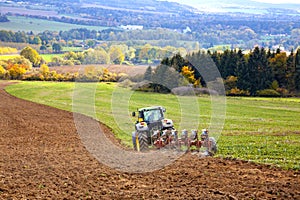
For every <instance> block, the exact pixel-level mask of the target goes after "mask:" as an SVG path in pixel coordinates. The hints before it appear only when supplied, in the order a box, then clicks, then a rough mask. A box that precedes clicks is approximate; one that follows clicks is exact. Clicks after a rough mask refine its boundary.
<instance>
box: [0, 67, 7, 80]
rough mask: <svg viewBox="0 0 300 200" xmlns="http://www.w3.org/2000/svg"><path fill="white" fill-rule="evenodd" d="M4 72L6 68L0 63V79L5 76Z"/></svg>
mask: <svg viewBox="0 0 300 200" xmlns="http://www.w3.org/2000/svg"><path fill="white" fill-rule="evenodd" d="M5 74H6V70H5V69H4V67H2V66H1V65H0V79H3V78H4V77H5Z"/></svg>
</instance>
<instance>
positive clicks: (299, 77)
mask: <svg viewBox="0 0 300 200" xmlns="http://www.w3.org/2000/svg"><path fill="white" fill-rule="evenodd" d="M295 70H296V71H295V76H294V77H295V78H294V80H295V86H296V90H297V91H298V92H299V91H300V48H299V49H298V50H297V53H296V56H295Z"/></svg>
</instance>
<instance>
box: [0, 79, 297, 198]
mask: <svg viewBox="0 0 300 200" xmlns="http://www.w3.org/2000/svg"><path fill="white" fill-rule="evenodd" d="M0 85H1V86H0V109H1V112H0V199H271V198H274V199H275V198H277V199H300V172H296V171H285V170H281V169H277V168H270V167H268V166H264V165H257V164H252V163H248V162H244V161H236V160H225V159H219V158H205V159H199V158H198V157H196V156H193V155H191V154H186V155H185V156H183V157H181V158H180V159H179V160H178V161H176V162H175V163H174V164H173V165H172V166H168V167H166V168H164V169H162V170H159V171H156V172H154V173H145V174H130V173H122V172H119V171H116V170H113V169H110V168H108V167H106V166H104V165H103V164H101V163H99V162H98V161H97V160H96V159H94V158H93V156H92V155H91V154H90V153H89V152H88V151H87V150H86V149H85V147H84V146H83V145H82V143H81V141H80V139H79V136H78V135H77V132H76V128H75V125H74V122H73V115H72V113H69V112H66V111H61V110H58V109H55V108H51V107H47V106H43V105H39V104H35V103H31V102H28V101H24V100H20V99H17V98H15V97H12V96H10V95H8V94H7V93H6V92H5V91H4V90H3V88H4V87H5V85H6V83H4V82H0ZM105 130H106V132H107V134H110V132H109V129H105Z"/></svg>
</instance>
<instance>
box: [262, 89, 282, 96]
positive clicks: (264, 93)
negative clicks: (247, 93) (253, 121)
mask: <svg viewBox="0 0 300 200" xmlns="http://www.w3.org/2000/svg"><path fill="white" fill-rule="evenodd" d="M256 95H257V96H259V97H280V93H279V92H277V91H275V90H273V89H265V90H260V91H258V92H257V94H256Z"/></svg>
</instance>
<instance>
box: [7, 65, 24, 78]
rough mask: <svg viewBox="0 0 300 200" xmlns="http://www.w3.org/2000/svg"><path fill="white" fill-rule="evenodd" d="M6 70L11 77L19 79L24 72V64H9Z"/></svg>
mask: <svg viewBox="0 0 300 200" xmlns="http://www.w3.org/2000/svg"><path fill="white" fill-rule="evenodd" d="M7 71H8V73H9V75H10V77H11V79H21V77H22V75H23V74H25V73H26V66H24V65H22V64H9V65H8V66H7Z"/></svg>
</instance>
